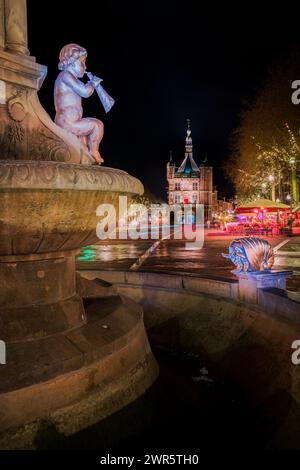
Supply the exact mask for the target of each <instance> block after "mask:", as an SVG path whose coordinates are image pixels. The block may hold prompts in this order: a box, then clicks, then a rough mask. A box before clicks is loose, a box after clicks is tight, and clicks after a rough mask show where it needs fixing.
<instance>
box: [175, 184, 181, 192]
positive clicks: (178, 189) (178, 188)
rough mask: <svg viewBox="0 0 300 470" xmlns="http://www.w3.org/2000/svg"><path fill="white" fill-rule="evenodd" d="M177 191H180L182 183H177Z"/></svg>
mask: <svg viewBox="0 0 300 470" xmlns="http://www.w3.org/2000/svg"><path fill="white" fill-rule="evenodd" d="M175 191H180V183H175Z"/></svg>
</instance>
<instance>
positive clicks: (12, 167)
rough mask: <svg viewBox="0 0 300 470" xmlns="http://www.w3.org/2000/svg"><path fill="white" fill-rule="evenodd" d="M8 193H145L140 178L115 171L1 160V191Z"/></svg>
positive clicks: (88, 166) (90, 167)
mask: <svg viewBox="0 0 300 470" xmlns="http://www.w3.org/2000/svg"><path fill="white" fill-rule="evenodd" d="M9 189H27V190H28V189H29V190H34V189H43V190H45V189H46V190H69V189H72V190H85V191H93V190H98V191H109V192H120V193H131V194H138V195H142V194H143V193H144V187H143V184H142V183H141V182H140V181H139V180H138V179H137V178H135V177H134V176H131V175H129V174H128V173H127V172H126V171H124V170H119V169H116V168H111V167H105V166H96V165H92V166H90V165H81V164H75V163H67V162H53V161H36V160H14V161H12V160H0V191H2V190H9Z"/></svg>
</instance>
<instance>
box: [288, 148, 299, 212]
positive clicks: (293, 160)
mask: <svg viewBox="0 0 300 470" xmlns="http://www.w3.org/2000/svg"><path fill="white" fill-rule="evenodd" d="M290 165H291V169H292V185H291V186H292V197H293V202H294V203H295V204H298V188H297V162H296V158H295V157H291V158H290Z"/></svg>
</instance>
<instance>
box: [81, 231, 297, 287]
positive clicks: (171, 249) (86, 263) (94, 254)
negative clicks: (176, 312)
mask: <svg viewBox="0 0 300 470" xmlns="http://www.w3.org/2000/svg"><path fill="white" fill-rule="evenodd" d="M297 238H298V240H297ZM297 238H295V239H292V240H291V242H289V243H287V244H286V245H284V247H283V248H285V249H286V250H287V251H290V250H291V248H290V247H291V246H292V250H293V251H294V252H297V251H300V237H297ZM232 240H233V238H231V237H206V239H205V243H204V246H203V248H202V249H201V250H199V249H198V250H187V249H186V248H185V242H184V241H183V240H163V241H162V242H161V243H160V245H159V246H158V247H157V248H156V250H155V251H154V252H153V253H152V254H151V255H150V256H149V257H148V258H147V259H146V260H145V261H144V263H143V264H142V266H141V268H140V270H142V271H152V272H176V273H182V274H192V275H198V276H210V277H225V278H234V275H233V274H232V273H231V270H232V269H233V268H234V266H233V265H232V264H231V263H230V261H228V260H227V259H225V258H223V257H222V253H227V252H228V246H229V244H230V242H231V241H232ZM283 240H284V238H281V237H276V238H268V241H269V242H270V243H271V245H272V246H274V247H275V246H277V245H279V244H280V243H281V242H282V241H283ZM152 244H153V240H152V241H151V240H108V241H107V240H105V241H101V242H99V243H98V244H97V245H93V246H88V247H85V248H83V249H82V250H81V252H80V255H79V256H78V257H77V267H78V269H91V270H96V269H117V270H127V269H130V267H131V266H132V265H133V264H134V263H135V262H136V260H137V259H138V258H139V257H140V256H141V255H142V254H143V253H144V252H145V251H146V250H148V248H150V246H151V245H152ZM292 250H291V251H292ZM282 259H284V263H285V264H284V265H280V266H276V269H289V268H291V266H289V263H291V262H292V261H291V259H289V258H288V257H284V258H282ZM293 270H294V276H293V278H292V279H290V280H288V289H290V290H293V291H300V263H299V266H298V267H297V266H293Z"/></svg>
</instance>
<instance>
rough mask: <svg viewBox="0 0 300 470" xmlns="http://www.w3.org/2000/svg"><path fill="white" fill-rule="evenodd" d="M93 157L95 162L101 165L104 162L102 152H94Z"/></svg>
mask: <svg viewBox="0 0 300 470" xmlns="http://www.w3.org/2000/svg"><path fill="white" fill-rule="evenodd" d="M92 157H93V158H94V159H95V162H96V163H97V164H98V165H101V163H103V162H104V160H103V158H102V157H101V155H100V153H99V152H95V153H93V154H92Z"/></svg>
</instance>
